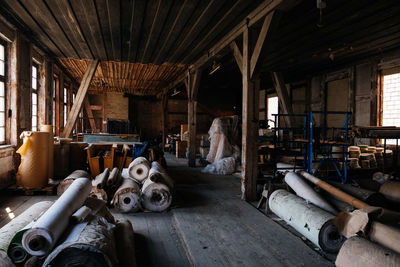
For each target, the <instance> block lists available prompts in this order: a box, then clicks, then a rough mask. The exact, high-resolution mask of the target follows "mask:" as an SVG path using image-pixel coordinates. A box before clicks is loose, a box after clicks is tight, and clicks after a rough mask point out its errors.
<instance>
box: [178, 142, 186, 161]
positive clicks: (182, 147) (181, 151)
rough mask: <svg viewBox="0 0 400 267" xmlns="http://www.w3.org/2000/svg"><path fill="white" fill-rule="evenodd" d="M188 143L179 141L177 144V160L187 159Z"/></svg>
mask: <svg viewBox="0 0 400 267" xmlns="http://www.w3.org/2000/svg"><path fill="white" fill-rule="evenodd" d="M186 148H187V142H186V141H178V142H176V157H177V158H185V157H186Z"/></svg>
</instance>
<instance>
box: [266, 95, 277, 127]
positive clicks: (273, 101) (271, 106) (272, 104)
mask: <svg viewBox="0 0 400 267" xmlns="http://www.w3.org/2000/svg"><path fill="white" fill-rule="evenodd" d="M273 114H278V97H277V96H274V97H268V98H267V119H268V125H269V128H273V127H274V126H275V125H274V123H273V122H272V121H274V120H275V116H273ZM271 120H272V121H271ZM276 125H277V126H278V122H277V124H276Z"/></svg>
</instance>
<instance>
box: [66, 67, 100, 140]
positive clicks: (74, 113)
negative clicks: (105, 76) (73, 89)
mask: <svg viewBox="0 0 400 267" xmlns="http://www.w3.org/2000/svg"><path fill="white" fill-rule="evenodd" d="M98 64H99V60H93V61H90V63H89V65H88V67H87V69H86V71H85V75H83V78H82V81H81V84H80V86H79V89H78V93H77V95H76V98H75V102H74V104H73V105H72V109H71V112H70V113H69V116H68V120H67V123H66V125H65V127H64V131H63V134H62V137H64V138H68V137H69V136H70V135H71V132H72V129H73V128H74V125H75V122H76V119H77V118H78V115H79V112H80V110H81V108H82V104H83V101H84V99H85V97H86V93H87V91H88V89H89V86H90V82H91V81H92V79H93V76H94V73H95V72H96V69H97V66H98Z"/></svg>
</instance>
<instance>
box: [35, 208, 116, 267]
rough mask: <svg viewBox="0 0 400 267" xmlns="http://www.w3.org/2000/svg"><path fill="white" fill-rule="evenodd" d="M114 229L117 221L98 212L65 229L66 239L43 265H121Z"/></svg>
mask: <svg viewBox="0 0 400 267" xmlns="http://www.w3.org/2000/svg"><path fill="white" fill-rule="evenodd" d="M114 229H115V225H114V224H112V223H110V222H109V221H107V220H106V219H105V218H104V217H103V216H99V215H94V216H93V217H92V218H91V220H90V221H88V222H84V223H79V224H76V225H74V226H73V227H72V228H70V229H68V231H67V232H66V238H65V240H62V241H61V244H60V245H59V246H57V247H56V248H55V249H54V250H53V251H52V252H51V253H50V254H49V255H48V256H47V258H46V260H45V262H44V263H43V266H51V267H64V266H96V267H112V266H120V265H118V259H117V256H116V249H115V237H114V234H113V232H114Z"/></svg>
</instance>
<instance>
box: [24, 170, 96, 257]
mask: <svg viewBox="0 0 400 267" xmlns="http://www.w3.org/2000/svg"><path fill="white" fill-rule="evenodd" d="M91 188H92V184H91V181H90V180H89V179H87V178H78V179H76V180H75V181H74V182H73V183H72V184H71V186H70V187H68V189H67V190H66V191H65V192H64V193H63V194H62V195H61V196H60V198H59V199H58V200H57V201H56V202H55V203H54V204H53V205H52V206H51V207H50V208H49V209H48V210H47V211H46V212H45V213H44V214H43V215H42V216H41V217H40V218H39V219H38V220H37V221H36V222H35V224H34V225H33V226H32V228H31V229H30V230H28V231H27V232H25V233H24V235H23V238H22V245H23V247H24V249H25V250H26V251H27V252H28V253H29V254H31V255H33V256H44V255H47V254H48V253H49V252H50V251H51V249H52V248H53V246H54V245H55V243H56V242H57V240H58V239H59V237H60V236H61V234H62V233H63V232H64V230H65V229H66V228H67V226H68V223H69V220H70V217H71V215H72V214H73V213H74V212H75V211H76V210H78V209H79V208H80V207H81V206H82V205H83V203H84V201H85V200H86V198H87V197H88V195H89V193H90V190H91Z"/></svg>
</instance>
